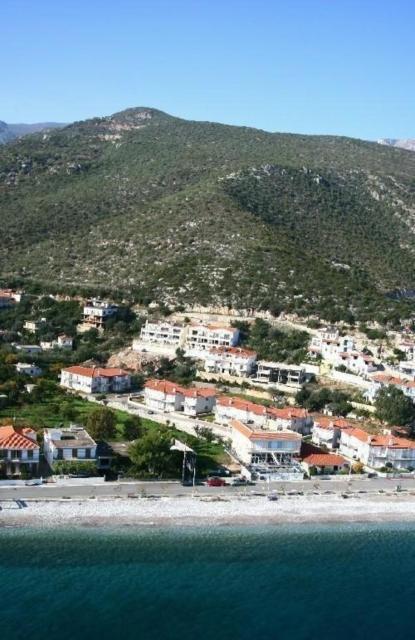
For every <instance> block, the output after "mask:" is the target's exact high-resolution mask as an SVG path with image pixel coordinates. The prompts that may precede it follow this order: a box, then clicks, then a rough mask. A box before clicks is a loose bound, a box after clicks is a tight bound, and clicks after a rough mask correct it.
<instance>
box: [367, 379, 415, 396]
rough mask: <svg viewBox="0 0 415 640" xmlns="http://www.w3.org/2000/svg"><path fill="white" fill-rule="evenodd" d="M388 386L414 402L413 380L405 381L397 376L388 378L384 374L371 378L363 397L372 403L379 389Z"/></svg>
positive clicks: (414, 383)
mask: <svg viewBox="0 0 415 640" xmlns="http://www.w3.org/2000/svg"><path fill="white" fill-rule="evenodd" d="M388 386H393V387H396V388H397V389H400V390H401V391H402V392H403V393H404V395H406V396H407V397H408V398H410V399H411V400H412V401H413V402H414V401H415V381H414V380H405V379H404V378H400V377H398V376H390V375H388V374H385V373H379V374H377V375H375V376H373V378H372V380H371V384H370V387H369V389H367V390H366V391H365V394H364V395H365V397H366V398H367V399H368V400H369V401H370V402H374V401H375V399H376V396H377V394H378V393H379V391H380V389H383V388H384V387H388Z"/></svg>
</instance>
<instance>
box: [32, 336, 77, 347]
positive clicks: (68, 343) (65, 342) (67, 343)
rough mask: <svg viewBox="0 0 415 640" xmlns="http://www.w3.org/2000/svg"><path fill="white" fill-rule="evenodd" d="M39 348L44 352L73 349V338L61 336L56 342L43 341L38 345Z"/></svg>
mask: <svg viewBox="0 0 415 640" xmlns="http://www.w3.org/2000/svg"><path fill="white" fill-rule="evenodd" d="M40 346H41V347H42V349H43V350H44V351H52V350H53V349H68V350H72V348H73V338H71V336H67V335H65V334H62V335H60V336H58V337H57V338H56V340H48V341H47V340H44V341H42V342H41V343H40Z"/></svg>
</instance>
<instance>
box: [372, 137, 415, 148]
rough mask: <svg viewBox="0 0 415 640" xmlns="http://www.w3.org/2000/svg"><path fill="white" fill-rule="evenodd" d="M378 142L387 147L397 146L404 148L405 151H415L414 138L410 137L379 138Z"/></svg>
mask: <svg viewBox="0 0 415 640" xmlns="http://www.w3.org/2000/svg"><path fill="white" fill-rule="evenodd" d="M377 142H378V143H379V144H386V145H388V146H389V147H398V148H399V149H406V150H407V151H415V140H414V139H411V138H406V139H402V140H399V139H396V138H381V139H380V140H378V141H377Z"/></svg>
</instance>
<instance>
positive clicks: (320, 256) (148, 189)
mask: <svg viewBox="0 0 415 640" xmlns="http://www.w3.org/2000/svg"><path fill="white" fill-rule="evenodd" d="M414 180H415V154H412V153H408V152H407V151H403V150H401V149H396V148H390V147H389V146H386V145H379V144H376V143H374V142H365V141H363V140H355V139H352V138H345V137H336V136H306V135H294V134H282V133H267V132H266V131H260V130H258V129H252V128H248V127H234V126H228V125H223V124H217V123H212V122H194V121H188V120H182V119H180V118H176V117H172V116H169V115H168V114H166V113H163V112H161V111H157V110H155V109H150V108H145V107H143V108H135V109H128V110H126V111H122V112H120V113H116V114H114V115H112V116H108V117H105V118H94V119H91V120H85V121H82V122H75V123H73V124H71V125H69V126H67V127H65V128H63V129H54V130H50V131H48V132H47V133H45V132H43V133H40V134H34V135H31V136H27V137H23V138H20V139H18V140H16V141H14V142H12V143H9V144H6V145H3V146H2V147H1V148H0V229H1V235H2V242H1V243H0V276H2V277H3V279H4V280H6V279H8V280H9V281H10V280H13V279H15V280H14V281H15V282H20V283H21V284H22V285H23V286H24V285H27V286H29V285H30V284H31V283H37V284H40V285H41V286H42V287H43V288H52V287H56V288H61V289H64V290H68V291H70V292H71V291H73V292H76V291H78V292H79V291H80V290H84V291H85V292H87V293H89V292H92V293H93V292H97V293H98V292H99V293H101V294H102V295H108V296H110V295H124V294H126V295H128V296H131V297H133V299H135V300H137V301H139V302H143V303H144V304H147V303H149V302H151V301H159V302H163V303H166V304H170V305H175V306H180V305H192V304H199V305H230V306H232V307H234V308H244V309H247V308H255V309H268V310H271V311H272V312H274V313H278V312H280V311H286V312H294V313H298V314H300V315H310V314H319V315H320V316H321V317H323V318H324V319H326V320H328V321H335V320H338V319H345V320H352V319H358V320H360V321H361V322H367V321H371V320H373V319H376V320H379V322H384V321H385V319H388V318H389V319H393V321H394V322H395V323H396V322H397V321H398V319H399V317H401V316H402V314H403V313H407V311H408V309H407V307H406V305H410V304H413V302H403V301H401V302H400V301H398V298H399V296H401V295H405V294H406V292H411V291H414V290H415V261H414V256H415V192H414V185H415V181H414ZM402 309H404V310H402ZM405 317H407V316H405Z"/></svg>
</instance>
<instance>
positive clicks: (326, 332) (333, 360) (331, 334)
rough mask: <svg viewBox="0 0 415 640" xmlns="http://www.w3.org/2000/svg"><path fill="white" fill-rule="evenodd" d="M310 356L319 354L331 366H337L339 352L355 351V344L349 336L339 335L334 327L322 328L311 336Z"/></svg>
mask: <svg viewBox="0 0 415 640" xmlns="http://www.w3.org/2000/svg"><path fill="white" fill-rule="evenodd" d="M308 351H309V354H310V356H314V357H315V356H321V358H322V359H323V360H325V361H326V362H327V363H329V364H331V365H332V366H338V365H339V364H341V363H340V362H339V354H340V353H348V352H350V351H356V345H355V342H354V340H353V338H352V337H351V336H340V334H339V332H338V331H337V330H335V329H323V330H322V331H320V332H319V333H318V335H317V336H313V338H312V339H311V341H310V345H309V350H308Z"/></svg>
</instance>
